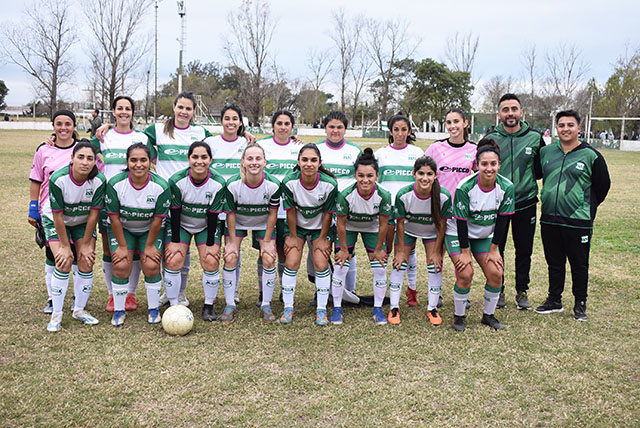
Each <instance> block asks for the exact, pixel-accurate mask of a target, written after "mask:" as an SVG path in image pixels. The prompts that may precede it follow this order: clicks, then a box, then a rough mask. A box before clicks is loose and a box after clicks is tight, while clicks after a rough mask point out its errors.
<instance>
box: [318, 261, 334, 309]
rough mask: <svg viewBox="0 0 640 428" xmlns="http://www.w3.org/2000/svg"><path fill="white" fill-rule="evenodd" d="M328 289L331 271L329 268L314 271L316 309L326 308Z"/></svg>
mask: <svg viewBox="0 0 640 428" xmlns="http://www.w3.org/2000/svg"><path fill="white" fill-rule="evenodd" d="M329 290H331V271H329V268H326V269H325V270H323V271H320V272H317V271H316V292H317V293H318V306H317V307H316V308H317V309H325V310H326V309H327V302H328V301H329Z"/></svg>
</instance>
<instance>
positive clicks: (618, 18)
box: [0, 0, 640, 105]
mask: <svg viewBox="0 0 640 428" xmlns="http://www.w3.org/2000/svg"><path fill="white" fill-rule="evenodd" d="M185 3H186V12H187V15H186V19H187V30H186V47H185V54H184V55H185V56H184V58H185V59H184V60H185V63H186V62H189V61H191V60H194V59H198V60H200V61H201V62H203V63H204V62H210V61H215V62H218V63H220V64H223V65H226V64H228V63H229V62H230V61H229V59H228V58H227V55H226V53H225V52H224V37H225V35H226V37H230V36H231V35H232V34H231V32H232V31H234V29H232V28H229V25H228V23H227V16H228V14H229V13H230V12H231V11H232V10H233V9H234V8H237V7H239V6H240V3H241V2H240V0H225V1H218V0H215V1H211V0H209V1H207V0H185ZM18 4H19V5H20V7H15V5H16V2H15V1H12V0H0V10H2V17H1V18H0V25H3V24H5V23H6V22H7V21H9V22H19V21H20V20H21V19H23V16H22V7H24V5H23V3H22V2H19V3H18ZM76 4H81V3H76ZM269 5H270V8H271V14H272V17H273V18H274V19H276V28H275V30H274V36H273V40H272V43H271V49H270V53H271V56H272V57H274V58H275V59H276V61H277V62H278V64H279V66H280V68H281V69H282V70H283V71H284V73H285V75H286V76H287V77H289V78H292V79H304V78H305V76H308V75H309V71H308V68H307V62H308V61H307V54H308V52H309V50H310V49H311V48H314V49H320V50H323V49H327V48H331V47H332V46H333V42H332V40H331V38H330V36H329V34H330V31H331V29H332V28H333V27H332V26H333V22H332V18H331V14H332V11H336V10H338V9H339V8H343V10H344V11H345V13H346V15H347V16H355V15H358V14H363V15H365V16H367V17H370V18H376V19H397V18H402V19H405V20H406V22H407V24H408V26H409V34H410V35H411V36H412V37H413V38H414V40H416V41H419V45H418V48H417V49H416V51H415V53H414V55H413V58H414V59H417V60H420V59H423V58H433V59H435V60H438V61H442V62H445V45H446V40H447V37H449V36H451V35H453V34H455V33H456V32H459V33H461V34H464V33H467V32H469V31H471V32H472V33H473V34H474V36H478V37H479V47H478V52H477V55H476V62H475V66H474V73H473V80H474V81H475V82H477V84H478V86H480V85H481V84H482V83H483V82H484V81H486V80H488V79H490V78H491V77H493V76H496V75H502V76H505V77H506V76H512V77H513V78H515V79H516V80H518V79H522V78H523V77H524V75H525V72H524V67H523V65H522V61H521V54H522V52H523V50H524V49H525V48H526V47H527V46H530V45H532V44H535V46H536V49H537V51H538V62H539V67H540V70H539V71H540V72H544V67H545V64H544V54H545V53H547V52H553V51H555V50H556V49H557V47H558V46H559V45H560V44H562V43H566V44H568V45H572V44H573V45H576V46H577V47H578V48H579V49H580V50H581V52H582V57H583V59H584V60H585V62H587V63H588V64H589V71H588V73H587V76H588V77H589V78H590V77H594V78H595V79H596V81H597V82H598V83H600V84H604V83H605V82H606V80H607V78H608V77H609V76H610V75H611V73H612V72H613V68H614V65H615V63H616V60H617V59H618V58H619V57H620V56H621V55H623V54H624V53H625V50H626V49H627V48H630V49H631V50H632V49H634V48H640V2H638V1H636V0H610V1H606V2H602V1H598V2H596V1H588V0H587V1H585V0H536V1H503V0H485V1H477V0H476V1H468V0H457V1H454V2H452V1H438V2H434V1H419V0H413V1H406V0H394V1H393V2H388V1H387V2H383V1H380V0H351V1H348V2H346V1H334V0H323V1H304V0H297V1H285V0H271V1H269ZM75 9H76V10H75V16H76V22H77V23H78V24H77V25H78V28H79V29H80V32H79V33H80V34H81V37H80V40H79V42H78V44H76V45H75V47H74V50H73V54H72V55H73V60H74V61H75V62H76V63H77V64H78V68H77V70H76V73H75V75H74V78H73V80H72V82H71V83H72V84H71V85H67V87H65V88H63V90H62V98H63V99H65V100H69V101H74V100H75V101H82V100H85V99H86V97H87V95H86V93H85V92H83V91H82V90H81V88H84V87H86V85H87V80H86V79H85V76H86V75H88V74H89V73H88V71H89V62H88V59H87V56H86V55H85V54H83V51H85V50H86V43H87V41H88V40H89V39H90V35H88V34H87V29H86V27H85V26H84V24H83V23H82V21H83V20H84V19H85V18H84V16H83V15H82V13H81V10H80V9H78V8H77V7H76V8H75ZM158 22H159V24H158V28H159V31H158V40H159V42H158V43H159V48H158V82H159V86H160V85H161V84H162V83H163V82H166V81H167V80H168V79H169V75H170V74H171V73H173V72H174V71H175V69H176V68H177V66H178V51H179V43H178V41H177V39H178V37H179V31H180V23H179V17H178V7H177V5H176V1H175V0H161V1H160V2H159V7H158ZM142 25H143V27H144V31H145V32H147V33H148V34H153V30H154V10H153V8H151V9H150V10H149V13H148V14H147V16H146V18H145V20H144V21H143V23H142ZM148 63H149V64H152V63H153V54H152V53H151V54H150V56H149V59H148ZM152 74H153V69H152ZM0 80H4V82H5V84H6V85H7V87H8V88H9V91H10V92H9V94H8V95H7V97H6V99H5V102H6V103H7V104H8V105H24V104H26V103H27V102H29V101H30V100H32V99H33V98H34V91H33V89H32V80H31V79H30V78H29V76H27V75H26V74H25V73H24V72H23V71H22V70H21V69H19V68H18V67H17V66H15V65H12V64H10V63H7V61H6V58H0ZM152 80H153V79H152ZM142 86H144V84H143V85H142ZM323 89H325V90H326V91H329V92H332V93H334V94H337V76H335V73H334V76H333V77H332V78H330V80H329V81H328V83H327V86H326V87H325V88H323ZM143 95H144V89H143V88H142V89H139V90H138V92H137V93H136V96H137V97H139V98H141V97H142V96H143Z"/></svg>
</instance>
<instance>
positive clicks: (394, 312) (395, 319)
mask: <svg viewBox="0 0 640 428" xmlns="http://www.w3.org/2000/svg"><path fill="white" fill-rule="evenodd" d="M387 320H388V321H389V324H393V325H399V324H400V310H399V309H398V308H393V309H391V310H390V311H389V317H388V318H387Z"/></svg>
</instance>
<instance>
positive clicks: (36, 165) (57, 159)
mask: <svg viewBox="0 0 640 428" xmlns="http://www.w3.org/2000/svg"><path fill="white" fill-rule="evenodd" d="M74 145H75V144H73V145H71V146H70V147H65V148H61V147H58V146H48V145H46V144H41V145H40V146H39V147H38V148H37V149H36V153H35V155H33V164H32V165H31V172H30V173H29V180H31V181H35V182H37V183H40V213H42V212H43V211H42V207H44V205H45V204H46V203H47V201H48V200H49V177H51V174H53V173H54V172H55V171H57V170H59V169H60V168H62V167H63V166H65V165H68V164H69V162H71V154H72V153H73V146H74Z"/></svg>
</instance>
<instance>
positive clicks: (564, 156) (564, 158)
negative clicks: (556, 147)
mask: <svg viewBox="0 0 640 428" xmlns="http://www.w3.org/2000/svg"><path fill="white" fill-rule="evenodd" d="M560 150H562V149H560ZM568 154H569V153H564V154H563V155H562V165H560V176H559V177H558V184H557V186H556V203H555V205H554V209H555V217H558V194H560V181H562V173H563V172H564V161H565V160H566V159H567V155H568Z"/></svg>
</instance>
